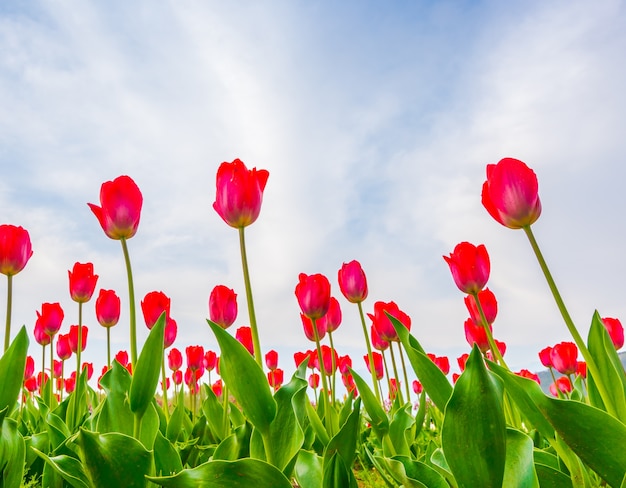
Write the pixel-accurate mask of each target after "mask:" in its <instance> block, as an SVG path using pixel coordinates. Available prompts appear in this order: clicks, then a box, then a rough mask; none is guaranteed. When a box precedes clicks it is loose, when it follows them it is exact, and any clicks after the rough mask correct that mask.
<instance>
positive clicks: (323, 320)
mask: <svg viewBox="0 0 626 488" xmlns="http://www.w3.org/2000/svg"><path fill="white" fill-rule="evenodd" d="M316 324H317V325H318V327H323V328H324V330H325V331H326V332H328V333H331V332H334V331H335V330H337V328H338V327H339V326H340V325H341V307H340V306H339V301H338V300H337V299H336V298H335V297H330V302H329V305H328V311H327V312H326V314H325V315H324V316H323V317H320V318H319V319H318V320H317V321H316Z"/></svg>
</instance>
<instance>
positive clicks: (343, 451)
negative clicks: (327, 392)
mask: <svg viewBox="0 0 626 488" xmlns="http://www.w3.org/2000/svg"><path fill="white" fill-rule="evenodd" d="M360 420H361V399H360V398H357V399H356V401H355V402H354V408H353V410H352V413H351V414H350V415H349V416H348V419H347V420H346V422H345V423H344V424H343V425H342V426H341V429H339V432H337V434H336V435H335V436H334V437H333V438H332V439H331V440H330V441H329V442H328V445H327V446H326V449H325V450H324V472H326V463H327V462H329V459H330V458H331V457H332V456H334V454H335V453H338V454H339V456H340V457H341V459H342V460H343V462H344V465H345V466H346V467H347V468H348V469H349V470H351V469H352V464H353V463H354V458H355V456H356V447H357V446H356V442H357V439H358V437H359V431H360V428H361V424H360ZM324 478H326V474H324ZM335 486H343V485H335Z"/></svg>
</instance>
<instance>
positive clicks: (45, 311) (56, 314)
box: [36, 303, 65, 336]
mask: <svg viewBox="0 0 626 488" xmlns="http://www.w3.org/2000/svg"><path fill="white" fill-rule="evenodd" d="M64 316H65V315H64V313H63V309H62V308H61V304H60V303H43V304H42V305H41V313H39V312H37V322H36V326H39V327H41V329H42V330H43V332H44V333H45V334H48V335H49V336H55V335H56V333H57V332H59V329H61V323H62V322H63V318H64Z"/></svg>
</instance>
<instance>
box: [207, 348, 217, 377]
mask: <svg viewBox="0 0 626 488" xmlns="http://www.w3.org/2000/svg"><path fill="white" fill-rule="evenodd" d="M216 366H217V354H216V353H215V351H206V352H205V353H204V369H206V370H207V371H208V372H209V373H210V372H211V371H213V370H214V369H215V368H216Z"/></svg>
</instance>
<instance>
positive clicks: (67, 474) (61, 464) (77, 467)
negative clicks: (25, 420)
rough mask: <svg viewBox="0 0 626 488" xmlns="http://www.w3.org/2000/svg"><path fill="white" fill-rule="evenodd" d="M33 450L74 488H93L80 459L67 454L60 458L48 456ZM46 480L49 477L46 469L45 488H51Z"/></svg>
mask: <svg viewBox="0 0 626 488" xmlns="http://www.w3.org/2000/svg"><path fill="white" fill-rule="evenodd" d="M33 450H34V451H35V452H36V453H37V455H38V456H39V457H41V458H42V459H43V460H44V461H45V462H46V465H48V466H50V467H51V468H52V469H53V470H54V472H55V473H57V474H58V475H60V476H61V477H62V478H63V479H64V480H65V481H66V482H67V483H69V484H70V485H71V486H72V487H73V488H91V486H92V485H91V483H90V481H89V478H88V477H87V474H86V473H85V470H84V469H83V464H82V463H81V461H80V460H79V459H76V458H75V457H72V456H67V455H65V454H62V455H59V456H47V455H46V454H44V453H43V452H41V451H39V450H37V449H35V448H33ZM45 478H47V476H46V471H45V469H44V483H43V486H50V484H49V483H47V482H45Z"/></svg>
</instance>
